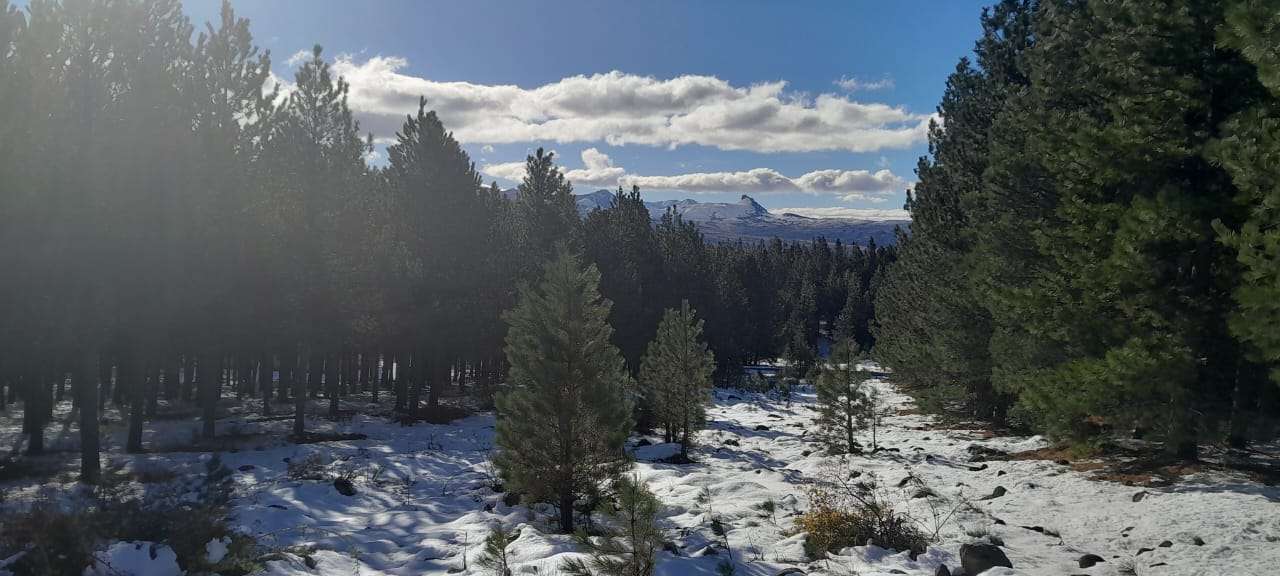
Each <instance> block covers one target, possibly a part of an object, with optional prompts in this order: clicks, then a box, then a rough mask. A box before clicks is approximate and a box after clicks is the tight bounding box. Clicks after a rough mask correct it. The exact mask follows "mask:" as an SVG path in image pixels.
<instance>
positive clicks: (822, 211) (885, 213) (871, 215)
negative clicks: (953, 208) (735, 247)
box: [769, 206, 911, 220]
mask: <svg viewBox="0 0 1280 576" xmlns="http://www.w3.org/2000/svg"><path fill="white" fill-rule="evenodd" d="M769 211H770V212H773V213H774V214H783V213H791V214H796V215H798V216H808V217H810V218H856V219H859V220H910V219H911V213H910V212H907V211H906V210H900V209H899V210H888V209H885V210H882V209H878V208H849V207H846V206H826V207H821V208H773V209H771V210H769Z"/></svg>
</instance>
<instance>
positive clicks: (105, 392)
mask: <svg viewBox="0 0 1280 576" xmlns="http://www.w3.org/2000/svg"><path fill="white" fill-rule="evenodd" d="M98 381H99V382H101V384H100V388H99V390H98V411H99V412H101V411H102V409H103V408H106V406H107V399H108V398H110V397H111V395H112V393H113V391H114V390H115V384H116V378H115V358H114V357H112V356H105V357H103V358H102V359H101V360H100V361H99V362H98Z"/></svg>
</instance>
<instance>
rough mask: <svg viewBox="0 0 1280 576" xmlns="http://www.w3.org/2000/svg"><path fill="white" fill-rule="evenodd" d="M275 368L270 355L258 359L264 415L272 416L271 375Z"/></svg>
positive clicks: (259, 384)
mask: <svg viewBox="0 0 1280 576" xmlns="http://www.w3.org/2000/svg"><path fill="white" fill-rule="evenodd" d="M273 371H274V366H273V362H272V358H271V355H270V354H263V355H262V356H261V357H260V358H258V373H257V377H258V392H259V393H260V394H261V395H262V415H263V416H270V415H271V373H272V372H273Z"/></svg>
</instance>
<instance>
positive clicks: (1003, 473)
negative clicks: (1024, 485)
mask: <svg viewBox="0 0 1280 576" xmlns="http://www.w3.org/2000/svg"><path fill="white" fill-rule="evenodd" d="M1005 474H1008V472H1005V471H1004V470H1001V471H999V472H996V477H997V478H999V477H1000V476H1004V475H1005Z"/></svg>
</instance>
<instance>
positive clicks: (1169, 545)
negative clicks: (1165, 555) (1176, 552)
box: [1159, 540, 1173, 548]
mask: <svg viewBox="0 0 1280 576" xmlns="http://www.w3.org/2000/svg"><path fill="white" fill-rule="evenodd" d="M1159 546H1160V547H1161V548H1169V547H1171V546H1173V542H1170V541H1168V540H1165V541H1164V542H1161V543H1160V544H1159Z"/></svg>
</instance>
